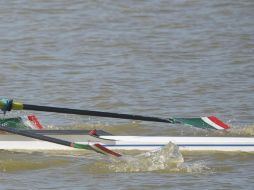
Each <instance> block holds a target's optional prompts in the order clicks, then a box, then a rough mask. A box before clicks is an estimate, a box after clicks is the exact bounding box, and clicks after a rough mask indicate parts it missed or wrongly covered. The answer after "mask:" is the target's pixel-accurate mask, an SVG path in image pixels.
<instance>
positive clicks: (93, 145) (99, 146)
mask: <svg viewBox="0 0 254 190" xmlns="http://www.w3.org/2000/svg"><path fill="white" fill-rule="evenodd" d="M71 147H73V148H78V149H89V150H93V151H95V152H98V153H101V154H104V155H108V156H113V157H121V156H122V155H121V154H119V153H117V152H114V151H113V150H110V149H108V148H106V147H105V146H103V145H102V144H100V143H92V142H90V143H89V144H79V143H72V144H71Z"/></svg>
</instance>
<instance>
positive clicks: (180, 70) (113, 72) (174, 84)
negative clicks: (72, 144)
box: [0, 0, 254, 189]
mask: <svg viewBox="0 0 254 190" xmlns="http://www.w3.org/2000/svg"><path fill="white" fill-rule="evenodd" d="M253 10H254V2H253V1H251V0H249V1H248V0H246V1H229V0H228V1H226V0H223V1H199V0H195V1H194V0H190V1H186V0H180V1H174V0H172V1H161V0H156V1H129V0H127V1H117V2H116V1H110V0H109V1H99V0H98V1H75V0H74V1H66V0H63V1H22V0H14V1H0V66H1V67H0V68H1V70H0V86H1V93H0V95H1V97H9V98H15V99H18V100H21V101H23V102H26V103H30V104H40V105H42V104H47V105H55V106H62V107H72V108H84V109H92V110H102V111H111V112H121V113H133V114H143V115H151V116H159V117H169V116H199V115H210V114H213V115H217V116H218V117H220V118H221V119H223V120H224V121H226V122H228V123H230V124H231V125H232V126H233V128H234V129H233V130H232V133H231V134H232V135H234V136H253V133H254V132H253V131H254V127H253V124H254V122H253V116H254V106H253V102H254V96H253V93H254V56H253V55H254V25H253V19H254V11H253ZM20 114H26V112H13V113H11V114H10V115H20ZM36 114H37V115H38V117H39V118H40V119H41V120H42V122H43V123H46V125H48V126H51V127H62V126H64V127H68V126H74V127H79V128H80V127H81V128H89V126H90V127H91V126H92V128H93V127H97V128H103V129H104V130H109V131H110V132H112V133H114V134H174V135H182V134H185V135H193V134H195V135H197V134H198V135H214V133H213V132H206V131H201V130H198V129H193V128H186V127H179V128H178V127H177V126H171V128H170V126H168V125H167V124H158V123H148V122H135V123H132V122H129V121H124V120H121V121H119V120H115V119H103V118H89V117H80V116H68V115H57V114H48V113H36ZM215 134H216V135H221V134H217V133H215ZM231 134H227V135H231ZM168 151H169V152H166V155H168V154H170V150H168ZM164 153H165V152H164ZM130 154H134V153H130ZM176 155H178V152H176ZM181 156H182V158H183V160H184V161H183V162H182V163H181V164H180V165H177V164H175V163H174V162H173V163H172V162H171V161H172V160H174V159H172V160H170V159H168V160H164V162H163V161H161V160H160V161H161V162H160V163H156V164H154V167H155V166H158V168H157V169H154V170H151V169H149V168H150V167H146V166H142V167H141V168H140V170H138V171H135V169H134V168H137V165H135V164H137V163H139V162H140V160H138V158H136V159H137V160H135V161H128V162H124V163H117V162H114V161H111V160H108V158H105V157H103V156H100V155H97V154H95V153H90V152H84V153H83V152H82V153H79V154H77V153H73V152H70V153H67V154H66V153H59V152H57V153H46V152H45V153H16V152H6V151H2V152H1V156H0V170H1V172H0V176H1V177H0V188H1V189H84V188H86V189H101V188H105V189H190V188H191V189H240V188H242V189H252V186H253V178H254V175H253V169H254V167H253V158H254V156H253V154H246V153H230V154H229V153H227V154H225V153H221V154H217V153H216V154H215V153H199V154H197V153H196V154H190V153H183V155H178V157H177V158H178V159H179V158H180V157H181ZM153 158H156V157H151V159H150V158H145V160H146V162H147V163H150V161H151V160H153ZM164 158H166V157H164ZM142 159H144V158H142ZM142 159H141V160H142ZM155 161H158V159H155ZM142 163H143V162H142ZM133 164H134V165H133ZM160 164H162V165H160ZM163 164H165V165H163ZM148 165H152V164H151V163H150V164H148ZM132 166H133V167H132ZM160 166H161V167H162V168H160ZM163 166H165V167H164V168H163Z"/></svg>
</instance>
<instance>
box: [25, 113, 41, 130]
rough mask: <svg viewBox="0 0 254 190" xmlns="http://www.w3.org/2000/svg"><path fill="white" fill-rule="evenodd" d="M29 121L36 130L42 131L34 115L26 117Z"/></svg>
mask: <svg viewBox="0 0 254 190" xmlns="http://www.w3.org/2000/svg"><path fill="white" fill-rule="evenodd" d="M27 118H28V119H29V121H31V122H33V124H34V125H35V126H36V127H37V128H38V129H43V126H42V125H41V124H40V122H39V120H38V119H37V117H36V116H35V115H29V116H27Z"/></svg>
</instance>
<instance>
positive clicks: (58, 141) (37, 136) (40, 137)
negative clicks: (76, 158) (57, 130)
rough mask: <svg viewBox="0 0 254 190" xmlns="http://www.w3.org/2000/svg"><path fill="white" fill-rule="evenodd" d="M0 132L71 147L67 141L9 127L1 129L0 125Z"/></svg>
mask: <svg viewBox="0 0 254 190" xmlns="http://www.w3.org/2000/svg"><path fill="white" fill-rule="evenodd" d="M0 130H2V131H6V132H9V133H13V134H16V135H22V136H25V137H30V138H34V139H38V140H43V141H48V142H52V143H56V144H60V145H64V146H71V144H72V143H71V142H69V141H65V140H61V139H56V138H53V137H49V136H44V135H41V134H36V133H33V132H29V131H24V130H17V129H14V128H9V127H3V126H2V125H1V126H0Z"/></svg>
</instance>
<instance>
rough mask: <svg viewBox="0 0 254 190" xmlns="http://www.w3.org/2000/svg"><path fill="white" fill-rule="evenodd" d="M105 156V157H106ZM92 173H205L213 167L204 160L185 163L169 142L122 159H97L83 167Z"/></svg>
mask: <svg viewBox="0 0 254 190" xmlns="http://www.w3.org/2000/svg"><path fill="white" fill-rule="evenodd" d="M104 158H105V157H104ZM82 170H84V171H85V172H87V171H89V172H91V173H144V172H156V173H191V174H202V175H203V174H205V173H209V172H210V171H211V169H210V168H209V167H208V166H206V164H205V162H203V161H194V162H189V161H188V162H187V163H185V161H184V158H183V156H182V154H181V153H180V151H179V149H178V147H177V146H176V145H175V144H173V143H171V142H170V143H168V144H167V145H166V146H165V147H164V148H162V149H158V150H156V151H152V152H146V153H142V154H138V155H132V156H131V155H128V156H127V155H125V156H123V157H120V159H119V158H118V159H113V158H112V159H110V160H107V161H105V160H97V161H96V162H95V163H90V164H89V165H85V166H83V167H82Z"/></svg>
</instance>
